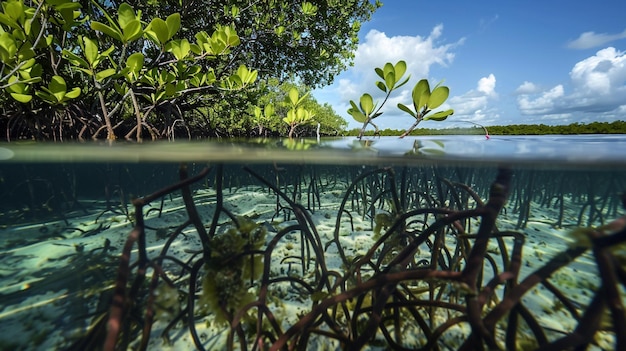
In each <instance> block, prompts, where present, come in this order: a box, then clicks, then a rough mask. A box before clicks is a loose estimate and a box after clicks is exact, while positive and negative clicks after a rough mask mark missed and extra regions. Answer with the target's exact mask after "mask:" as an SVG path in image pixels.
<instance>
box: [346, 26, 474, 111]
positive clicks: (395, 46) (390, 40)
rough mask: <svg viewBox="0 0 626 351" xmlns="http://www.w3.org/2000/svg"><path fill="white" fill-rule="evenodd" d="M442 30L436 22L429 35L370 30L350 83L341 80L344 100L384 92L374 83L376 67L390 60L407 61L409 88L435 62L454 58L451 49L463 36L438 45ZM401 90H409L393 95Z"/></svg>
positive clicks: (424, 76)
mask: <svg viewBox="0 0 626 351" xmlns="http://www.w3.org/2000/svg"><path fill="white" fill-rule="evenodd" d="M442 33H443V25H441V24H439V25H437V26H435V27H434V28H433V29H432V31H431V32H430V34H429V35H428V36H427V37H422V36H419V35H416V36H392V37H389V36H387V34H385V33H384V32H380V31H377V30H375V29H373V30H370V31H369V32H368V33H367V35H366V36H365V40H364V41H363V43H361V44H359V46H358V49H357V51H356V53H355V58H354V67H352V68H351V69H350V70H349V74H350V75H351V77H352V79H350V81H349V84H342V85H341V86H342V89H341V90H339V91H338V93H339V94H341V100H342V101H344V102H347V101H349V100H356V99H358V98H359V97H360V96H361V94H363V93H366V92H369V93H371V94H372V95H374V94H378V95H381V94H383V93H382V91H380V90H378V89H377V88H376V86H375V85H374V84H375V82H376V81H378V80H380V77H378V75H376V73H375V71H374V69H375V68H377V67H383V66H384V65H385V63H387V62H391V63H394V64H395V63H396V62H398V61H400V60H404V61H406V64H407V72H406V74H405V77H408V75H409V74H410V75H411V81H410V82H409V83H408V84H407V85H405V86H404V87H402V89H404V90H408V91H409V92H410V90H411V89H412V88H413V85H414V84H415V82H417V81H418V80H419V79H422V78H427V77H428V74H429V72H430V67H431V66H432V65H435V64H438V65H441V66H447V65H448V64H450V63H451V62H452V61H453V60H454V53H453V52H452V49H453V48H454V47H455V46H456V45H459V44H461V43H462V42H463V39H461V40H459V41H458V42H457V43H453V44H441V45H438V42H437V39H439V38H440V37H441V35H442ZM354 92H359V93H357V94H354ZM402 93H404V94H406V92H401V91H396V92H395V93H394V95H395V96H399V95H401V94H402ZM409 96H410V93H409Z"/></svg>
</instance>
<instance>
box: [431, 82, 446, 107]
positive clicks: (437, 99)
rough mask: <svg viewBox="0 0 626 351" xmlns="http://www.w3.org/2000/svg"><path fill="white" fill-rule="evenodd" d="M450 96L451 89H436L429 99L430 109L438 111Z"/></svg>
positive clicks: (441, 87)
mask: <svg viewBox="0 0 626 351" xmlns="http://www.w3.org/2000/svg"><path fill="white" fill-rule="evenodd" d="M449 94H450V89H448V87H444V86H439V87H437V88H435V89H434V90H433V91H432V93H430V98H429V99H428V108H429V109H431V110H432V109H436V108H437V107H439V106H441V104H443V103H444V102H445V101H446V100H447V99H448V95H449Z"/></svg>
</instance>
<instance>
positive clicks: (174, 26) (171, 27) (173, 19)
mask: <svg viewBox="0 0 626 351" xmlns="http://www.w3.org/2000/svg"><path fill="white" fill-rule="evenodd" d="M165 24H166V25H167V32H168V38H167V40H170V39H171V38H173V37H174V35H175V34H176V32H178V30H179V29H180V13H178V12H176V13H173V14H171V15H169V16H167V18H166V19H165Z"/></svg>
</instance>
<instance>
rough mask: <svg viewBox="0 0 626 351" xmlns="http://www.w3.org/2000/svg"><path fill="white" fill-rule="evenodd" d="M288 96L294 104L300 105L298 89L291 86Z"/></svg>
mask: <svg viewBox="0 0 626 351" xmlns="http://www.w3.org/2000/svg"><path fill="white" fill-rule="evenodd" d="M288 98H289V102H290V103H291V105H292V106H297V105H298V89H296V88H291V89H290V90H289V94H288Z"/></svg>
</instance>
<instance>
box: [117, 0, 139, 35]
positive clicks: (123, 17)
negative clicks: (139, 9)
mask: <svg viewBox="0 0 626 351" xmlns="http://www.w3.org/2000/svg"><path fill="white" fill-rule="evenodd" d="M137 20H138V18H137V16H136V15H135V9H133V7H132V6H130V5H129V4H127V3H125V2H123V3H121V4H120V7H119V8H118V9H117V23H119V24H120V28H121V29H122V30H124V29H125V28H126V26H128V25H129V24H130V23H131V22H133V21H137Z"/></svg>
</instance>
